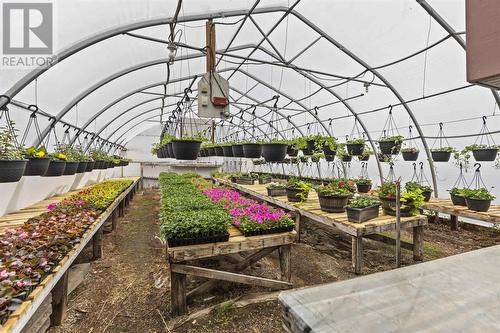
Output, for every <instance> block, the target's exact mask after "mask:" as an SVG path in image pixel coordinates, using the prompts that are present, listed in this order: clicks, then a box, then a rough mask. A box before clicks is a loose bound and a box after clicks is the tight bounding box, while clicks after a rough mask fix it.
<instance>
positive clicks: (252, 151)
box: [243, 143, 262, 158]
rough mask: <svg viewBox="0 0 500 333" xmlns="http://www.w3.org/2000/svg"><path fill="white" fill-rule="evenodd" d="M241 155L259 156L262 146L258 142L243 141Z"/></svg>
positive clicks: (247, 156)
mask: <svg viewBox="0 0 500 333" xmlns="http://www.w3.org/2000/svg"><path fill="white" fill-rule="evenodd" d="M243 155H245V157H246V158H260V156H261V155H262V146H261V145H260V144H259V143H245V144H243Z"/></svg>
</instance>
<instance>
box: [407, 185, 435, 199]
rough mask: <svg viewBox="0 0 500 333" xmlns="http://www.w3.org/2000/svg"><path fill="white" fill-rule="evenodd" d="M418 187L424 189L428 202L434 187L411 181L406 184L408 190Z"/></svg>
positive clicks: (423, 193)
mask: <svg viewBox="0 0 500 333" xmlns="http://www.w3.org/2000/svg"><path fill="white" fill-rule="evenodd" d="M416 189H420V190H421V191H422V195H423V196H424V201H425V202H428V201H429V200H430V199H431V194H432V187H430V186H427V185H422V184H419V183H418V182H411V181H410V182H407V183H406V184H405V190H406V191H415V190H416Z"/></svg>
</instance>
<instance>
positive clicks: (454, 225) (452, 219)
mask: <svg viewBox="0 0 500 333" xmlns="http://www.w3.org/2000/svg"><path fill="white" fill-rule="evenodd" d="M450 225H451V230H453V231H456V230H458V217H457V216H456V215H450Z"/></svg>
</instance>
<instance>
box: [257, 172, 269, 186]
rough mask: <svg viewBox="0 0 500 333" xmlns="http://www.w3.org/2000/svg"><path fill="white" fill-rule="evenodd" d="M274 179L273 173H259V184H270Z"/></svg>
mask: <svg viewBox="0 0 500 333" xmlns="http://www.w3.org/2000/svg"><path fill="white" fill-rule="evenodd" d="M271 181H272V177H271V175H268V174H259V184H269V183H270V182H271Z"/></svg>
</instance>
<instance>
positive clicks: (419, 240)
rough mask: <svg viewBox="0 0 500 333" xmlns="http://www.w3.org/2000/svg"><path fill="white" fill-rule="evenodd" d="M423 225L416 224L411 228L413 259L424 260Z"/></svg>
mask: <svg viewBox="0 0 500 333" xmlns="http://www.w3.org/2000/svg"><path fill="white" fill-rule="evenodd" d="M423 247H424V227H423V226H418V227H414V228H413V260H415V261H422V260H424V258H423V257H424V251H423Z"/></svg>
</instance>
